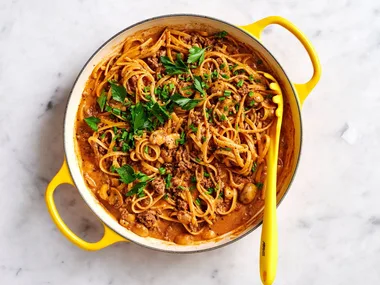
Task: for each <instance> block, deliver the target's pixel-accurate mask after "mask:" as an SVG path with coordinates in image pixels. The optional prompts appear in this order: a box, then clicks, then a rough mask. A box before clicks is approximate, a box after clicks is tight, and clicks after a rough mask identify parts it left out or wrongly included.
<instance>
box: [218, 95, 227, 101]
mask: <svg viewBox="0 0 380 285" xmlns="http://www.w3.org/2000/svg"><path fill="white" fill-rule="evenodd" d="M225 99H226V97H223V96H222V97H219V98H218V100H219V101H223V100H225Z"/></svg>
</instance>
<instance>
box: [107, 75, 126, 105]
mask: <svg viewBox="0 0 380 285" xmlns="http://www.w3.org/2000/svg"><path fill="white" fill-rule="evenodd" d="M108 82H109V84H110V85H111V96H112V99H113V100H115V101H117V102H121V103H124V101H125V97H127V90H125V88H124V86H123V85H117V84H116V82H115V81H110V80H109V81H108Z"/></svg>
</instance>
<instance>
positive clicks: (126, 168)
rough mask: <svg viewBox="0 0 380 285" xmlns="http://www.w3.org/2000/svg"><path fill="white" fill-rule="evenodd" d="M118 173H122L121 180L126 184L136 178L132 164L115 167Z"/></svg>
mask: <svg viewBox="0 0 380 285" xmlns="http://www.w3.org/2000/svg"><path fill="white" fill-rule="evenodd" d="M115 170H116V172H117V174H119V175H120V180H121V182H123V183H125V184H129V183H132V182H133V181H135V180H136V176H135V171H134V170H133V168H132V166H130V165H128V164H126V165H123V166H122V167H120V168H115Z"/></svg>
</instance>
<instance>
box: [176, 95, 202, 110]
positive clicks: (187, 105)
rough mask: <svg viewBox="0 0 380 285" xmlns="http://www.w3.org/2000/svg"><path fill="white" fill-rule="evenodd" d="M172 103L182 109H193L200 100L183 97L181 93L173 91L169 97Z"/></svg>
mask: <svg viewBox="0 0 380 285" xmlns="http://www.w3.org/2000/svg"><path fill="white" fill-rule="evenodd" d="M170 99H171V100H172V101H173V102H174V103H176V104H177V105H179V106H180V107H181V108H182V109H184V110H187V111H188V110H191V109H194V108H195V107H196V106H197V105H198V103H199V102H200V101H201V100H198V99H190V98H187V97H183V96H182V95H181V94H178V93H175V94H174V95H173V96H172V97H171V98H170Z"/></svg>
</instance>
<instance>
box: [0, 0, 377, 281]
mask: <svg viewBox="0 0 380 285" xmlns="http://www.w3.org/2000/svg"><path fill="white" fill-rule="evenodd" d="M158 3H160V4H158ZM155 6H156V7H155ZM176 12H177V13H185V12H186V13H199V14H205V15H210V16H214V17H218V18H222V19H225V20H226V21H229V22H231V23H236V24H247V23H251V22H253V21H254V20H257V19H260V18H262V17H264V16H268V15H281V16H284V17H286V18H288V19H289V20H291V21H292V22H293V23H295V24H296V25H297V26H298V27H299V28H300V29H301V30H303V31H304V32H305V33H306V34H307V35H308V37H309V38H310V40H311V41H312V42H313V44H314V46H315V48H316V50H317V51H318V53H319V55H320V59H321V63H322V67H323V74H322V79H321V81H320V83H319V84H318V86H317V87H316V88H315V90H314V91H313V92H312V94H311V95H310V97H309V98H307V100H306V102H305V105H304V108H303V110H302V113H303V118H304V144H303V154H302V159H301V162H300V165H299V169H298V173H297V177H296V180H295V182H294V183H293V185H292V188H291V191H290V192H289V194H288V195H287V197H286V199H285V200H284V201H283V203H282V205H281V206H280V208H279V210H278V217H279V236H280V244H279V264H278V274H277V279H276V282H275V284H281V285H305V284H307V285H314V284H315V285H317V284H323V285H327V284H333V285H340V284H342V285H347V284H363V283H364V282H365V284H373V285H375V284H380V270H379V265H380V204H379V203H380V187H379V177H380V166H379V165H378V164H377V162H379V161H380V112H379V108H380V96H379V88H378V85H377V84H379V79H380V3H379V1H373V0H372V1H371V0H367V1H352V0H337V1H328V0H318V1H301V0H293V1H274V0H255V1H248V0H235V1H211V0H210V1H197V0H193V1H185V0H176V1H172V0H161V1H159V2H155V4H153V3H151V2H150V1H145V0H140V1H133V2H132V1H121V0H116V1H85V0H79V1H48V0H40V1H27V0H13V1H11V0H9V1H5V0H2V1H0V96H1V100H0V129H1V136H0V157H1V164H0V167H1V168H0V176H1V177H0V183H1V184H0V185H1V187H0V188H1V191H2V195H3V196H2V197H1V199H0V228H1V234H0V284H4V285H5V284H7V285H8V284H33V285H36V284H81V285H84V284H95V285H98V284H99V285H100V284H152V285H153V284H155V285H164V284H211V285H212V284H228V285H231V284H260V277H259V274H258V247H259V239H260V231H259V230H258V231H255V232H254V233H252V234H250V235H249V236H247V237H245V238H244V239H242V240H240V241H238V242H236V243H234V244H232V245H230V246H228V247H224V248H222V249H219V250H215V251H211V252H207V253H201V254H194V255H173V254H166V253H160V252H156V251H152V250H148V249H144V248H141V247H139V246H137V245H133V244H117V245H114V246H111V247H109V248H106V249H104V250H101V251H98V252H85V251H83V250H81V249H79V248H77V247H76V246H74V245H72V244H71V243H70V242H68V241H67V240H66V239H65V238H64V236H63V235H62V234H61V233H60V232H59V231H58V230H57V229H56V227H55V225H54V224H53V223H52V221H51V219H50V216H49V215H48V213H47V210H46V206H45V202H44V192H45V188H46V185H47V183H48V181H49V180H50V179H51V178H52V177H53V176H54V174H55V173H56V172H57V170H58V169H59V167H60V164H61V163H62V160H63V143H62V141H63V138H62V123H63V113H64V109H65V104H66V101H67V98H68V95H69V91H70V89H71V86H72V84H73V82H74V79H75V77H76V76H77V74H78V72H79V71H80V69H81V67H82V65H83V64H84V63H85V62H86V60H87V59H88V57H89V56H90V55H91V54H92V53H93V52H94V51H95V50H96V49H97V47H98V46H99V45H101V44H102V43H103V42H104V41H105V40H107V39H108V38H109V37H111V36H112V35H113V34H115V33H117V32H118V31H119V30H121V29H123V28H125V27H127V26H129V25H131V24H132V23H135V22H136V21H140V20H143V19H146V18H148V17H151V16H155V15H160V14H168V13H176ZM264 43H265V44H266V45H267V46H268V47H269V48H270V49H271V50H273V52H274V54H275V55H276V56H277V58H278V59H279V61H280V63H281V64H282V65H283V66H284V67H285V69H286V70H287V72H288V73H289V74H290V77H291V78H292V79H293V80H294V81H296V82H302V81H304V80H306V79H307V78H308V77H309V76H310V74H311V66H310V63H309V60H308V58H307V56H306V53H305V51H304V50H303V49H302V48H301V46H300V44H299V43H298V42H297V41H296V40H295V39H294V38H293V37H292V36H291V35H290V34H289V33H288V32H285V31H284V30H283V29H281V28H280V27H270V28H268V29H267V30H266V31H265V33H264ZM57 192H58V193H57V195H56V200H57V203H58V206H59V210H60V212H61V213H62V216H63V217H64V219H65V220H66V221H67V223H68V224H69V225H70V227H71V228H72V229H74V230H75V231H76V232H78V233H79V234H80V235H81V236H82V237H84V238H86V239H88V240H90V241H95V240H97V239H98V238H100V236H101V235H102V228H101V225H100V223H99V222H98V221H97V219H96V218H95V217H94V216H93V214H92V213H91V212H90V210H89V209H87V207H86V206H85V204H84V202H83V201H82V199H81V197H80V196H79V194H78V193H77V192H76V191H75V189H74V188H71V187H66V186H62V187H60V189H59V190H58V191H57Z"/></svg>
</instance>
